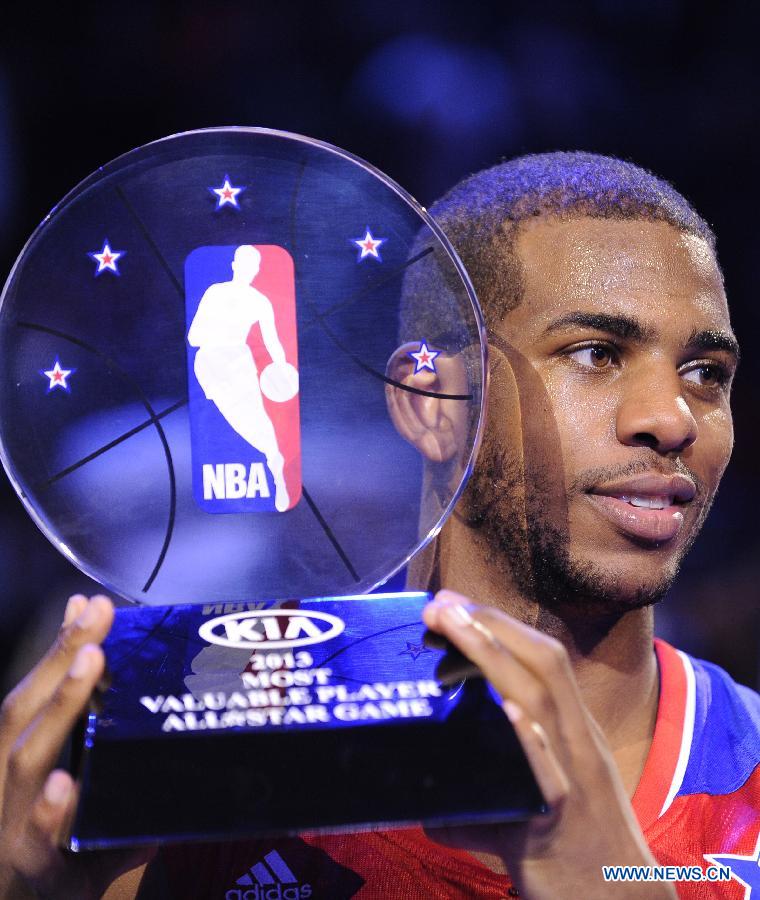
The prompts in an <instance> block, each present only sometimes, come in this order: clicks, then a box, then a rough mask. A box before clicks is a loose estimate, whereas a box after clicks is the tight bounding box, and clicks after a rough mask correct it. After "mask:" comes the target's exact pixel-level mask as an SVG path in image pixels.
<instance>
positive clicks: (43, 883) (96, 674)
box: [0, 594, 145, 900]
mask: <svg viewBox="0 0 760 900" xmlns="http://www.w3.org/2000/svg"><path fill="white" fill-rule="evenodd" d="M112 622H113V606H112V604H111V601H110V600H109V599H108V598H107V597H102V596H98V597H93V598H92V600H89V601H88V600H87V598H86V597H84V596H82V595H81V594H78V595H75V596H73V597H71V599H70V600H69V602H68V605H67V607H66V614H65V616H64V620H63V624H62V625H61V629H60V631H59V633H58V637H57V638H56V641H55V643H54V644H53V646H52V647H51V648H50V650H49V651H48V652H47V654H46V655H45V656H44V657H43V659H42V660H41V661H40V662H39V663H38V664H37V666H36V667H35V668H34V669H33V670H32V671H31V672H30V673H29V674H28V675H27V676H26V678H25V679H24V680H23V681H22V682H21V683H20V684H19V685H18V686H17V687H16V688H15V689H14V690H13V691H11V693H10V694H9V695H8V696H7V697H6V699H5V701H4V702H3V705H2V710H0V898H2V900H5V898H11V897H12V898H14V900H16V898H22V897H45V898H54V897H61V898H67V900H69V898H72V897H76V898H77V900H89V898H95V897H100V896H101V894H102V893H103V891H104V890H105V889H106V887H107V886H108V884H109V883H110V882H111V881H112V880H113V879H114V878H115V877H116V876H117V875H118V874H119V873H120V872H123V871H126V870H127V869H128V868H131V867H132V866H134V865H137V864H139V862H140V861H141V859H142V858H144V856H145V854H144V853H142V852H141V853H140V854H138V855H135V854H134V853H131V852H130V853H123V852H119V853H115V852H113V853H112V852H108V853H93V854H89V853H87V854H83V855H82V856H77V855H75V854H70V853H64V852H63V851H61V850H60V849H59V842H60V838H61V835H62V833H63V830H64V828H65V826H66V824H67V821H68V819H69V817H70V815H71V813H72V812H73V810H74V807H75V805H76V787H75V784H74V781H73V779H72V777H71V776H70V775H69V774H68V772H64V771H62V770H60V769H53V766H54V765H55V763H56V760H57V758H58V756H59V754H60V752H61V748H62V746H63V743H64V741H65V739H66V737H67V735H68V734H69V732H70V731H71V729H72V727H73V725H74V723H75V722H76V720H77V718H78V717H79V716H80V715H81V714H82V712H83V711H84V709H85V708H86V706H87V702H88V700H89V697H90V695H91V694H92V691H93V690H94V688H95V686H96V684H97V682H98V679H99V678H100V677H101V676H102V674H103V669H104V666H105V658H104V655H103V651H102V649H101V648H100V646H99V644H100V643H101V641H102V640H103V639H104V638H105V636H106V635H107V634H108V631H109V629H110V628H111V623H112ZM51 770H52V771H51Z"/></svg>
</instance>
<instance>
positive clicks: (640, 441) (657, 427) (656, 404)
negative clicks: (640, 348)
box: [617, 367, 697, 453]
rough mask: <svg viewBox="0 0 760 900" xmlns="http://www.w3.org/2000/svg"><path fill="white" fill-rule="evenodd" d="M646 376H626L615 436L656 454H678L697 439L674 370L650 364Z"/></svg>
mask: <svg viewBox="0 0 760 900" xmlns="http://www.w3.org/2000/svg"><path fill="white" fill-rule="evenodd" d="M646 374H647V377H639V378H636V379H635V380H634V379H633V378H631V379H626V381H628V384H627V385H626V389H625V393H624V395H623V397H622V399H621V402H620V406H619V408H618V416H617V438H618V440H619V441H620V443H621V444H627V445H628V446H632V447H650V448H651V449H652V450H656V451H657V452H658V453H682V452H683V451H684V450H686V449H687V447H690V446H691V445H692V444H693V443H694V441H696V439H697V422H696V420H695V418H694V416H693V414H692V411H691V409H690V408H689V404H688V403H687V402H686V400H685V399H684V397H683V393H682V387H683V385H682V383H681V379H680V377H679V376H678V373H677V372H675V371H672V370H671V371H667V372H665V371H663V368H661V367H652V368H651V369H649V371H648V372H647V373H646Z"/></svg>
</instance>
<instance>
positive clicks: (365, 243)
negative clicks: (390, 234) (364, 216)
mask: <svg viewBox="0 0 760 900" xmlns="http://www.w3.org/2000/svg"><path fill="white" fill-rule="evenodd" d="M351 243H352V244H356V246H357V247H358V248H359V254H358V256H357V257H356V261H357V262H361V261H362V260H363V259H364V258H365V257H367V256H371V257H372V258H373V259H376V260H377V261H378V262H382V261H383V258H382V256H380V250H379V247H380V245H381V244H384V243H385V238H376V237H372V232H371V231H370V230H369V228H367V230H366V231H365V232H364V237H362V238H353V239H352V240H351Z"/></svg>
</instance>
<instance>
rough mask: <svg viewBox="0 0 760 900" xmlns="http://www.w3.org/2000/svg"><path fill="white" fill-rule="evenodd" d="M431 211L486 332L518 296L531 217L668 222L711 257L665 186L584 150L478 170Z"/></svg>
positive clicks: (699, 222)
mask: <svg viewBox="0 0 760 900" xmlns="http://www.w3.org/2000/svg"><path fill="white" fill-rule="evenodd" d="M430 213H431V215H432V216H433V217H434V218H435V220H436V221H437V222H438V224H439V225H440V226H441V228H442V229H443V231H444V232H445V233H446V235H447V236H448V238H449V240H450V241H451V243H452V244H453V245H454V248H455V249H456V251H457V253H458V254H459V256H460V258H461V260H462V262H463V263H464V265H465V268H466V269H467V272H468V274H469V276H470V278H471V280H472V282H473V285H474V287H475V291H476V293H477V295H478V299H479V300H480V305H481V307H482V309H483V314H484V317H485V320H486V324H487V325H488V326H489V327H490V328H495V327H496V325H498V323H499V322H500V321H501V319H502V318H503V316H504V315H505V314H506V313H507V312H509V310H511V309H514V308H515V307H516V306H517V305H518V304H519V303H520V301H521V299H522V276H521V267H520V261H519V259H518V258H517V256H516V254H515V252H514V245H515V241H516V239H517V236H518V234H519V231H520V225H521V223H523V222H525V221H527V220H530V219H533V218H535V217H537V216H547V217H552V218H556V219H560V220H567V219H574V218H580V217H583V216H589V217H591V218H596V219H622V220H626V219H628V220H636V219H645V220H647V221H650V222H667V223H668V224H670V225H672V226H673V227H674V228H677V229H678V230H679V231H683V232H686V233H688V234H692V235H696V236H697V237H700V238H702V239H703V240H705V241H706V242H707V244H708V245H709V246H710V249H711V250H712V251H713V253H715V235H714V234H713V231H712V229H711V228H710V226H709V225H708V224H707V222H705V220H704V219H702V218H701V216H699V214H698V213H697V212H696V211H695V210H694V208H693V207H692V206H691V204H690V203H689V202H688V200H686V198H685V197H683V196H682V195H681V194H680V193H679V192H678V191H677V190H676V189H675V188H674V187H673V186H672V185H671V184H669V183H668V182H667V181H664V180H663V179H661V178H658V177H657V176H656V175H653V174H652V173H651V172H648V171H647V170H646V169H642V168H641V167H639V166H637V165H634V164H633V163H631V162H626V161H625V160H622V159H616V158H615V157H611V156H601V155H599V154H596V153H588V152H584V151H577V152H556V153H536V154H530V155H528V156H521V157H518V158H517V159H512V160H509V161H507V162H502V163H500V164H499V165H496V166H493V167H492V168H490V169H485V170H483V171H482V172H477V173H476V174H475V175H471V176H470V177H469V178H466V179H464V180H463V181H461V182H459V184H457V185H456V186H455V187H453V188H452V189H451V190H450V191H449V192H448V193H447V194H446V195H445V196H444V197H442V198H441V199H440V200H438V201H437V202H436V203H435V204H434V205H433V206H432V207H431V208H430ZM419 274H420V275H421V276H422V275H423V273H422V272H420V273H419ZM423 280H424V277H423V278H420V282H422V281H423ZM409 287H411V285H409ZM417 287H418V288H419V287H422V284H421V283H419V282H418V285H417ZM429 330H430V331H431V333H433V332H432V327H431V328H430V329H429Z"/></svg>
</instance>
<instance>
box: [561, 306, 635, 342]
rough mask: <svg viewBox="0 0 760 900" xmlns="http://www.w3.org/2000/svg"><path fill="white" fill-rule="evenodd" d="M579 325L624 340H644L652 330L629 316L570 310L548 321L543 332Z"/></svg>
mask: <svg viewBox="0 0 760 900" xmlns="http://www.w3.org/2000/svg"><path fill="white" fill-rule="evenodd" d="M572 326H581V327H582V328H595V329H596V330H597V331H606V332H607V333H608V334H614V335H616V336H617V337H619V338H622V339H624V340H634V341H646V340H648V339H649V338H650V337H651V336H652V330H651V329H650V328H646V327H645V326H644V325H642V324H641V322H639V321H638V320H637V319H633V318H631V317H630V316H612V315H609V314H608V313H597V312H571V313H567V314H566V315H564V316H560V317H559V319H555V320H554V321H553V322H550V323H549V324H548V325H547V326H546V328H545V329H544V334H549V333H550V332H552V331H561V330H562V329H563V328H571V327H572Z"/></svg>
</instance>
